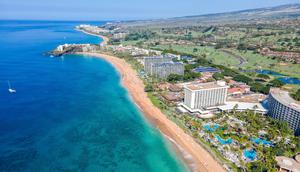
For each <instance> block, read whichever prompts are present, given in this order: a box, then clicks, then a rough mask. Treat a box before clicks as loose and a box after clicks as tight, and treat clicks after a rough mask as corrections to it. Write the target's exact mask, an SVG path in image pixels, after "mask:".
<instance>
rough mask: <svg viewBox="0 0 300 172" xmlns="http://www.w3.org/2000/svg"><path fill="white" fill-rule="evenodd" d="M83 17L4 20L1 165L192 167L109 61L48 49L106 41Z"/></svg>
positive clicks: (160, 170) (164, 171)
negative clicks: (54, 54)
mask: <svg viewBox="0 0 300 172" xmlns="http://www.w3.org/2000/svg"><path fill="white" fill-rule="evenodd" d="M82 23H83V22H52V21H0V45H1V46H0V52H1V56H0V171H1V172H2V171H9V172H10V171H11V172H18V171H22V172H27V171H28V172H29V171H36V172H42V171H49V172H50V171H51V172H54V171H72V172H73V171H87V172H89V171H96V172H97V171H99V172H106V171H109V172H110V171H116V172H118V171H122V172H126V171H129V172H136V171H145V172H148V171H149V172H152V171H153V172H169V171H170V172H177V171H187V168H186V166H185V165H184V163H183V162H182V160H181V159H180V158H178V155H176V153H175V151H174V149H173V147H172V146H171V144H170V143H169V142H168V141H167V140H166V139H165V138H163V137H162V135H161V134H160V133H159V131H158V130H157V129H155V128H154V127H152V126H151V125H150V124H149V123H148V122H147V121H146V120H145V119H144V117H143V115H142V114H141V112H139V110H138V109H137V107H136V106H135V105H134V103H133V102H131V100H130V98H129V97H128V93H127V91H126V90H125V89H124V88H123V87H122V86H121V85H120V77H119V75H118V73H117V72H116V70H115V69H114V68H113V67H112V66H111V65H110V64H109V63H107V62H106V61H104V60H101V59H96V58H89V57H83V56H79V55H65V56H63V57H58V58H51V57H49V56H47V55H45V54H44V53H45V52H47V51H50V50H52V49H53V48H55V47H56V46H57V45H59V44H64V43H99V42H100V41H102V40H101V38H98V37H94V36H90V35H86V34H83V33H81V32H78V31H75V30H74V27H75V26H76V25H79V24H82ZM84 23H85V24H103V22H84ZM8 81H10V84H11V87H12V88H13V89H16V91H17V92H16V93H9V92H8Z"/></svg>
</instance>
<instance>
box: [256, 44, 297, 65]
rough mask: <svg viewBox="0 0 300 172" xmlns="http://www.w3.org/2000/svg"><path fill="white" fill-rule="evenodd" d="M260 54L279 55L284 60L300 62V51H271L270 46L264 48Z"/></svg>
mask: <svg viewBox="0 0 300 172" xmlns="http://www.w3.org/2000/svg"><path fill="white" fill-rule="evenodd" d="M260 54H262V55H265V56H269V57H278V58H281V59H282V60H284V61H288V62H295V63H298V64H299V63H300V53H296V52H279V51H271V50H270V49H269V48H263V49H262V50H261V51H260Z"/></svg>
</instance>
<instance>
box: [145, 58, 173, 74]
mask: <svg viewBox="0 0 300 172" xmlns="http://www.w3.org/2000/svg"><path fill="white" fill-rule="evenodd" d="M171 61H172V57H170V56H152V57H144V69H145V71H146V72H147V73H151V66H152V64H153V63H165V62H171Z"/></svg>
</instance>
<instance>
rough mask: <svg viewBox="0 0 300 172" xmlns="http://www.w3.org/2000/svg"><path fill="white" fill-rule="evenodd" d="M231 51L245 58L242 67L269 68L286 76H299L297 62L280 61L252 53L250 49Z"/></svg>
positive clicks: (299, 66)
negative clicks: (245, 61)
mask: <svg viewBox="0 0 300 172" xmlns="http://www.w3.org/2000/svg"><path fill="white" fill-rule="evenodd" d="M233 52H234V53H236V54H238V55H240V56H242V57H243V58H244V59H246V60H247V63H246V64H244V65H243V66H242V68H244V69H269V70H272V71H275V72H279V73H282V74H285V75H288V76H292V77H297V78H300V72H299V71H300V65H299V64H292V63H280V62H278V61H277V60H273V59H271V58H267V57H264V56H262V55H259V54H253V52H251V51H247V52H246V53H245V52H240V51H237V50H234V51H233ZM297 71H298V72H297Z"/></svg>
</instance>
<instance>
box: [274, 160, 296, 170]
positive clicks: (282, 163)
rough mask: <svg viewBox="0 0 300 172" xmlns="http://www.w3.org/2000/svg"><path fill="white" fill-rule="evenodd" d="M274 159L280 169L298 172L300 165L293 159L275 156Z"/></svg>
mask: <svg viewBox="0 0 300 172" xmlns="http://www.w3.org/2000/svg"><path fill="white" fill-rule="evenodd" d="M275 159H276V161H277V164H278V166H279V167H280V168H283V169H286V170H289V171H293V172H300V164H299V163H298V162H297V161H295V160H294V159H292V158H288V157H284V156H277V157H276V158H275Z"/></svg>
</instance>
